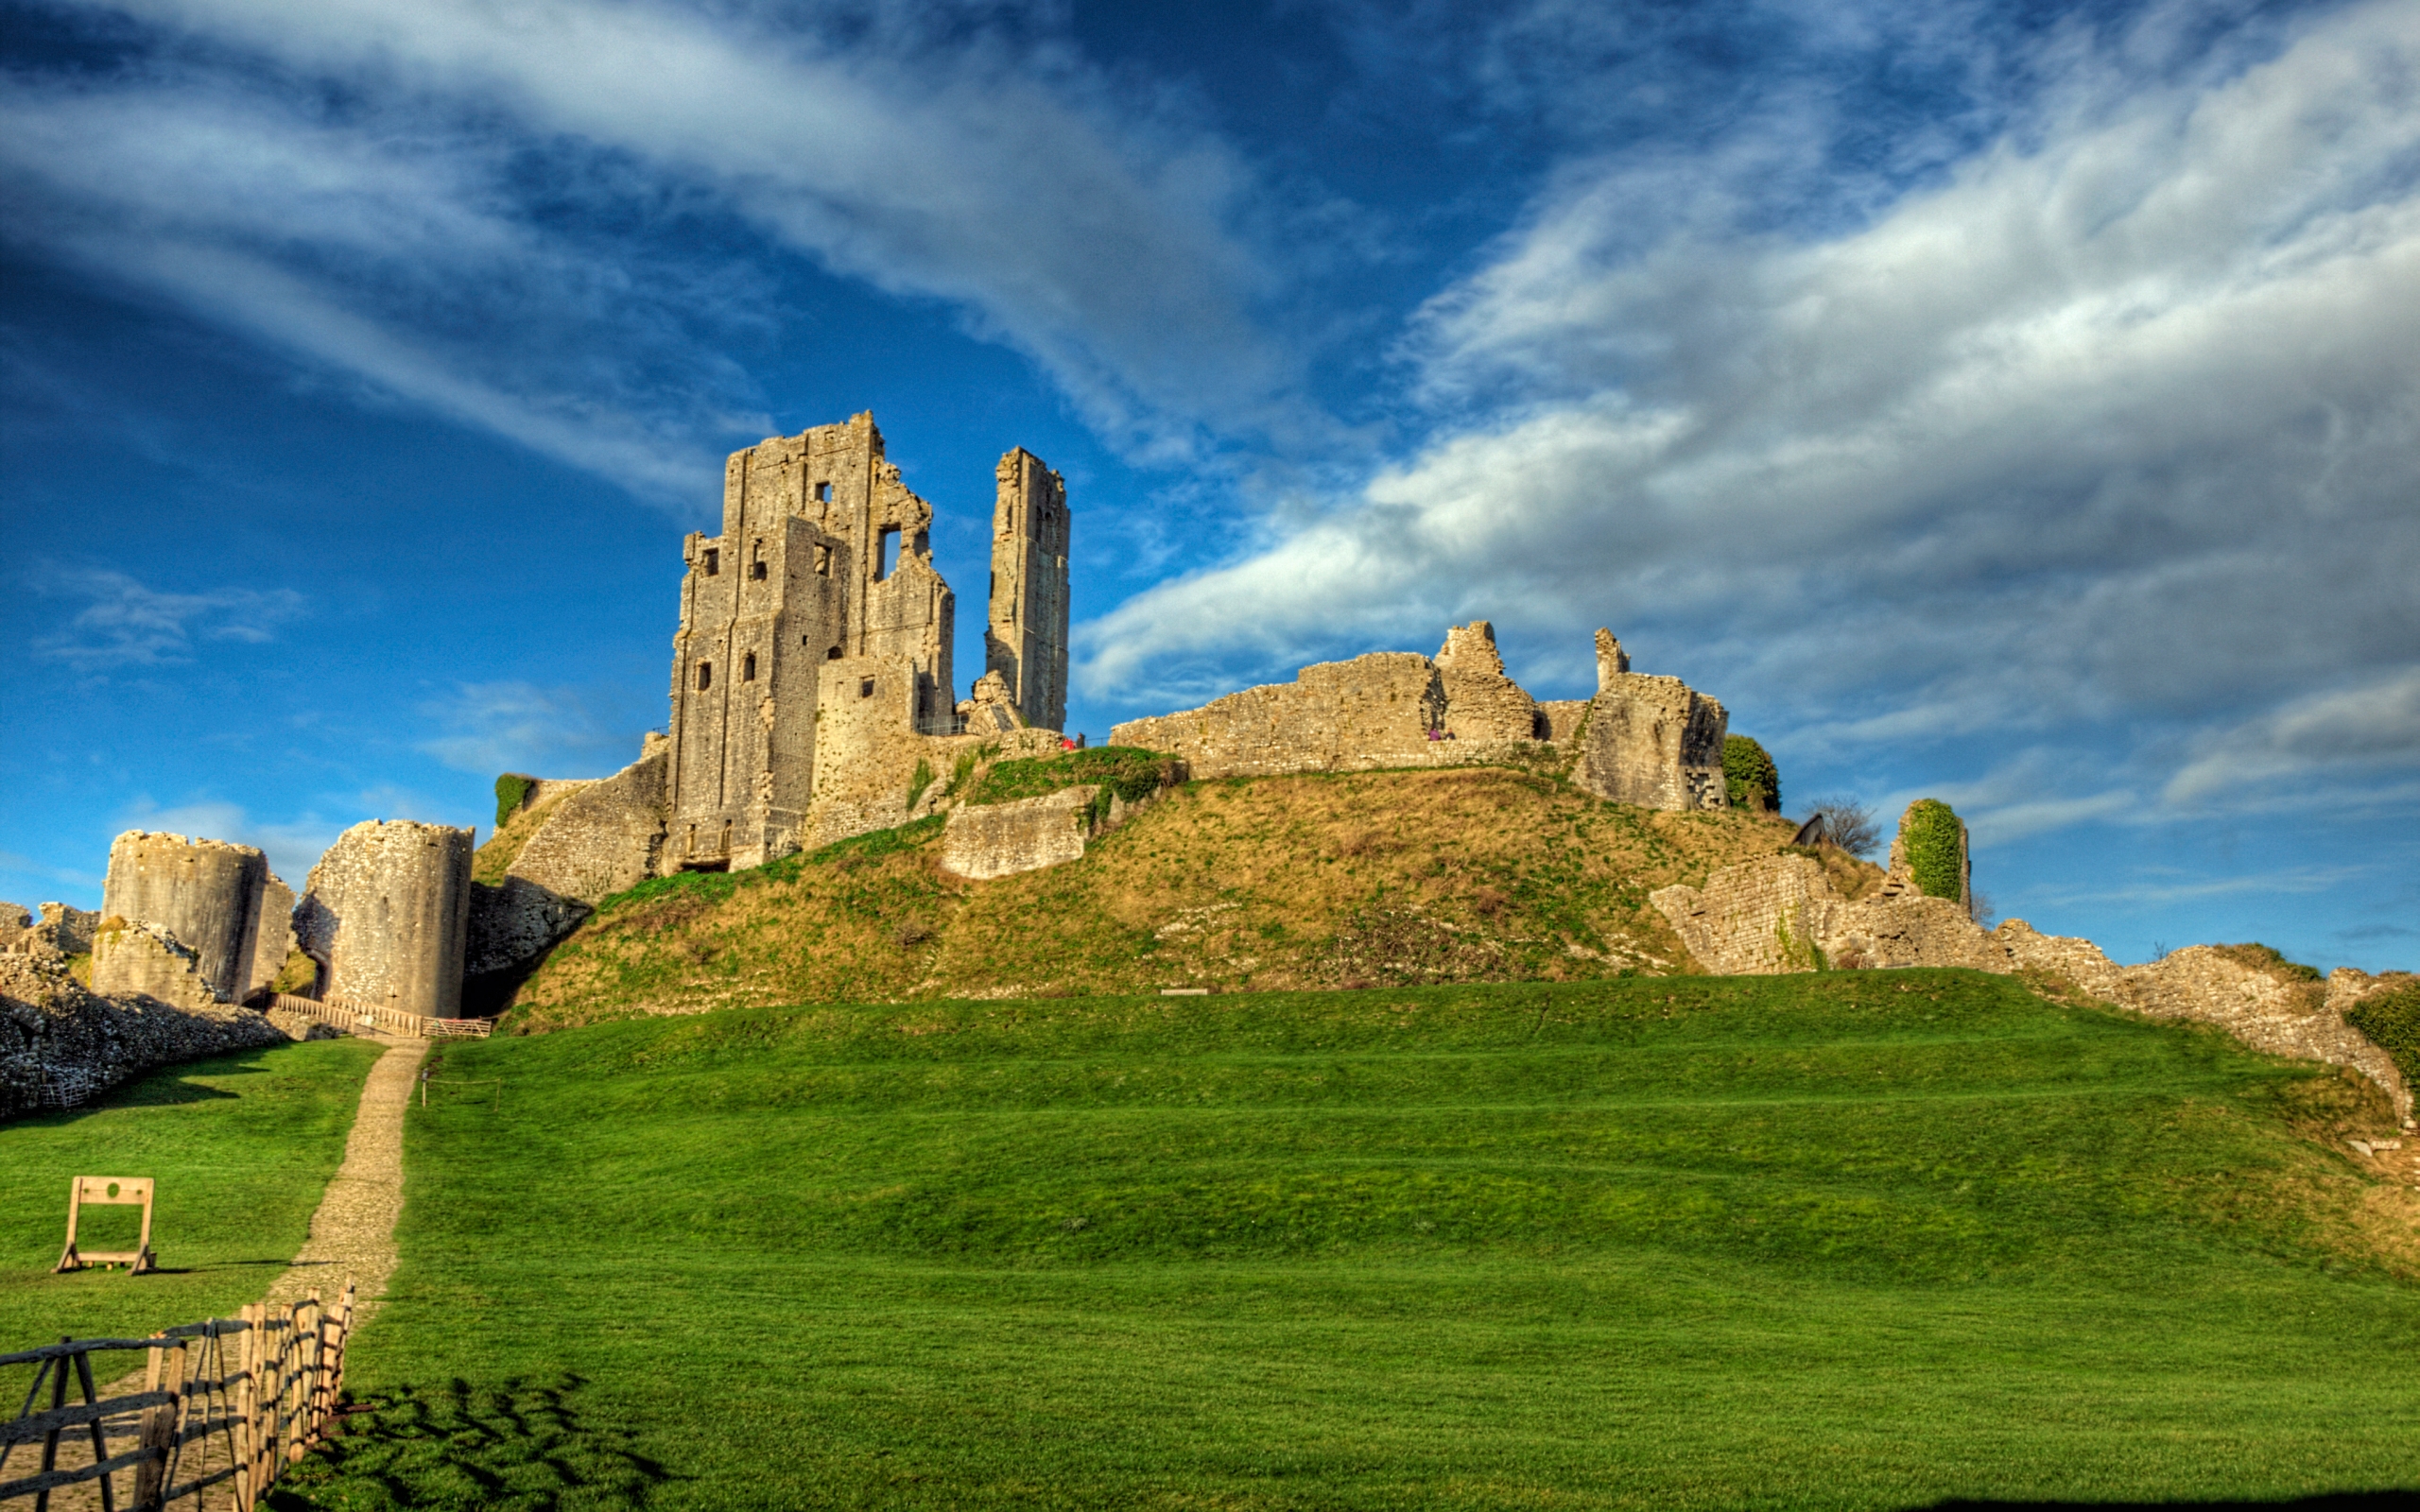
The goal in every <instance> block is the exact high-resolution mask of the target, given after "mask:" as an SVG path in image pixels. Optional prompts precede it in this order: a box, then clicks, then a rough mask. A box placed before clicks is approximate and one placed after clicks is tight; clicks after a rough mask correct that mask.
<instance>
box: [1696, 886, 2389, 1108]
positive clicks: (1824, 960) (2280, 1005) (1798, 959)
mask: <svg viewBox="0 0 2420 1512" xmlns="http://www.w3.org/2000/svg"><path fill="white" fill-rule="evenodd" d="M1648 901H1649V902H1651V903H1652V904H1654V906H1655V908H1656V910H1657V911H1658V912H1660V913H1662V914H1663V915H1664V917H1665V918H1666V919H1668V920H1669V921H1670V922H1671V925H1672V928H1673V930H1674V931H1675V932H1676V933H1677V934H1679V936H1681V940H1682V943H1683V944H1685V945H1686V946H1687V947H1688V951H1689V954H1690V955H1691V956H1692V957H1693V958H1694V959H1695V960H1696V961H1697V962H1698V964H1699V965H1700V966H1701V967H1703V969H1704V970H1706V971H1711V972H1714V973H1715V974H1717V975H1722V976H1772V975H1778V974H1781V973H1783V972H1788V971H1819V970H1823V969H1824V968H1825V967H1827V966H1828V967H1830V968H1832V969H1836V970H1838V969H1851V968H1860V967H1910V966H1963V967H1971V968H1973V969H1975V970H1977V971H1993V972H1997V973H2001V974H2007V973H2011V972H2016V971H2030V972H2040V973H2045V974H2047V975H2049V976H2053V977H2056V978H2058V979H2060V980H2062V981H2065V982H2067V983H2070V984H2072V985H2073V986H2074V987H2075V988H2078V989H2079V990H2081V991H2083V993H2085V994H2086V995H2088V996H2090V997H2095V998H2099V999H2100V1000H2101V1001H2103V1002H2108V1003H2115V1004H2118V1005H2120V1006H2123V1007H2127V1008H2132V1009H2134V1010H2135V1011H2136V1012H2139V1013H2143V1014H2147V1015H2149V1016H2151V1017H2153V1018H2162V1019H2190V1020H2193V1021H2195V1022H2202V1023H2214V1024H2217V1025H2219V1026H2221V1027H2222V1028H2224V1029H2225V1030H2226V1031H2227V1032H2228V1033H2230V1034H2232V1035H2234V1036H2235V1037H2236V1038H2237V1039H2238V1040H2242V1041H2243V1042H2244V1043H2246V1044H2248V1045H2250V1046H2252V1047H2253V1048H2254V1049H2256V1050H2262V1051H2266V1052H2268V1053H2270V1054H2272V1055H2278V1056H2288V1057H2295V1058H2298V1059H2305V1060H2318V1061H2325V1062H2326V1063H2328V1064H2331V1065H2338V1066H2345V1067H2349V1068H2351V1069H2352V1070H2354V1071H2357V1072H2359V1073H2360V1074H2362V1075H2364V1076H2367V1077H2368V1078H2369V1079H2370V1080H2372V1081H2374V1082H2376V1083H2377V1085H2378V1086H2379V1087H2380V1088H2382V1089H2384V1090H2385V1091H2386V1093H2387V1095H2388V1097H2389V1098H2390V1099H2392V1100H2393V1102H2394V1108H2395V1112H2396V1115H2397V1116H2398V1117H2401V1118H2407V1119H2408V1118H2410V1117H2411V1111H2412V1100H2411V1089H2410V1088H2408V1087H2407V1086H2406V1085H2405V1083H2404V1080H2403V1076H2402V1074H2401V1073H2400V1072H2399V1071H2397V1070H2396V1068H2395V1065H2394V1059H2393V1058H2392V1057H2389V1056H2388V1055H2387V1053H2386V1052H2385V1051H2384V1050H2382V1049H2380V1048H2379V1047H2378V1046H2377V1044H2375V1043H2373V1042H2372V1041H2371V1040H2370V1039H2369V1038H2368V1037H2367V1036H2365V1035H2363V1034H2362V1033H2361V1032H2360V1031H2359V1029H2356V1028H2354V1027H2353V1026H2352V1025H2351V1024H2350V1023H2348V1022H2345V1020H2344V1013H2343V1010H2344V1008H2345V1007H2347V1006H2349V1005H2351V1004H2352V1003H2353V1002H2356V1001H2359V989H2360V986H2361V984H2360V983H2359V982H2357V981H2354V980H2352V979H2351V978H2353V977H2358V976H2359V973H2358V972H2356V973H2350V975H2349V976H2348V978H2347V980H2346V982H2345V983H2344V985H2343V986H2342V988H2338V987H2337V986H2336V984H2335V983H2334V982H2333V980H2332V979H2331V982H2330V984H2329V988H2321V987H2320V986H2319V984H2317V983H2312V982H2301V981H2296V980H2294V979H2293V978H2292V977H2291V976H2290V975H2288V974H2286V973H2283V972H2281V971H2272V970H2268V969H2266V968H2264V967H2262V966H2258V965H2253V964H2249V963H2247V962H2246V961H2244V960H2243V959H2241V958H2239V957H2238V955H2236V954H2230V953H2229V952H2228V951H2227V950H2226V949H2225V948H2223V947H2218V946H2207V945H2197V946H2194V947H2192V948H2190V949H2187V950H2182V951H2178V952H2175V953H2174V954H2170V955H2169V956H2167V957H2165V958H2164V959H2162V960H2159V961H2154V962H2152V963H2151V964H2149V965H2145V966H2132V967H2120V966H2118V965H2117V964H2116V963H2114V962H2112V961H2111V960H2110V959H2109V957H2108V956H2107V955H2105V954H2102V953H2101V952H2100V948H2099V947H2098V946H2096V945H2094V944H2093V943H2092V942H2091V941H2090V940H2086V939H2072V938H2066V937H2062V936H2051V935H2043V934H2040V933H2038V932H2037V931H2035V930H2034V928H2033V927H2032V926H2031V925H2030V924H2028V923H2026V922H2025V921H2024V920H2023V919H2010V920H2009V921H2008V922H2006V923H2004V924H2002V925H2000V926H1999V927H1998V928H1997V929H1996V930H1991V931H1988V932H1987V931H1985V930H1984V929H1983V928H1982V926H1981V925H1979V924H1977V923H1976V922H1975V921H1974V919H1972V918H1970V917H1969V916H1968V913H1967V910H1966V908H1965V906H1964V905H1963V904H1962V903H1961V902H1958V901H1956V900H1953V899H1948V898H1927V897H1924V896H1922V895H1921V894H1919V893H1917V892H1915V891H1913V890H1912V889H1911V888H1901V889H1899V890H1897V891H1894V892H1891V893H1889V894H1887V895H1884V894H1877V895H1876V897H1874V898H1872V899H1867V900H1862V901H1850V900H1847V899H1844V898H1842V897H1841V895H1840V893H1839V891H1838V889H1837V888H1835V887H1834V886H1833V885H1832V882H1831V879H1830V877H1829V876H1828V875H1827V874H1826V873H1825V872H1824V868H1823V867H1822V866H1821V865H1820V864H1818V863H1817V862H1816V861H1815V860H1814V859H1813V858H1811V857H1809V856H1806V855H1802V854H1795V853H1785V854H1781V855H1774V856H1767V857H1765V858H1763V859H1761V860H1757V861H1751V862H1745V863H1742V864H1741V865H1739V866H1736V867H1725V868H1721V869H1720V870H1718V871H1716V872H1715V873H1714V874H1713V875H1711V876H1709V877H1708V878H1707V879H1706V883H1705V885H1704V886H1703V887H1686V886H1673V887H1664V888H1659V889H1658V890H1657V891H1655V892H1653V893H1651V894H1650V895H1649V899H1648ZM2337 974H2338V975H2340V976H2346V975H2347V973H2343V972H2339V973H2337Z"/></svg>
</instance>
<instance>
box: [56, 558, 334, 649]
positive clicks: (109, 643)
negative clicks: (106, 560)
mask: <svg viewBox="0 0 2420 1512" xmlns="http://www.w3.org/2000/svg"><path fill="white" fill-rule="evenodd" d="M31 581H32V582H33V583H34V584H35V586H36V587H37V590H38V591H39V592H41V593H43V594H45V595H57V596H64V597H73V598H80V599H82V600H84V607H83V608H81V609H79V610H77V611H76V612H75V613H74V614H72V615H70V616H69V617H68V620H67V623H66V626H65V627H64V628H62V629H60V630H58V631H55V632H53V633H51V634H48V635H44V636H42V637H40V638H38V639H37V640H36V641H35V642H34V654H35V655H36V656H38V657H41V658H43V659H45V660H48V661H53V662H65V663H67V664H68V665H70V666H72V667H75V668H76V669H78V671H82V672H107V671H110V670H112V669H116V668H124V667H153V666H163V665H169V664H174V663H180V662H190V661H192V660H193V657H194V643H195V642H196V641H197V640H200V641H234V642H240V643H243V644H252V645H258V644H265V643H267V642H268V641H271V640H273V639H275V631H276V629H277V627H279V626H280V625H283V624H285V622H286V621H288V620H291V619H294V618H295V617H297V616H298V615H300V614H301V613H302V610H303V608H304V600H303V598H302V594H300V593H296V592H294V591H293V590H292V589H289V588H274V589H267V590H261V589H251V588H214V589H208V590H205V591H202V592H199V593H168V592H163V591H161V590H159V589H155V588H150V587H147V586H146V585H145V584H143V583H141V582H138V581H137V580H135V579H134V578H132V577H130V576H127V575H126V574H125V573H121V572H111V571H107V570H104V569H95V568H80V569H65V570H46V571H43V573H41V574H40V575H38V576H34V577H33V578H31Z"/></svg>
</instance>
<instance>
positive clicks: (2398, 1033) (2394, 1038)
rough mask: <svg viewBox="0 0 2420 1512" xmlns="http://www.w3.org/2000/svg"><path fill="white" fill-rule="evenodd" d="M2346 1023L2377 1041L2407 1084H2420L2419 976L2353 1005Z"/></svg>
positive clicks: (2346, 1017) (2345, 1015)
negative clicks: (2391, 1058)
mask: <svg viewBox="0 0 2420 1512" xmlns="http://www.w3.org/2000/svg"><path fill="white" fill-rule="evenodd" d="M2344 1022H2347V1023H2350V1024H2351V1025H2352V1026H2353V1027H2354V1028H2356V1029H2359V1030H2360V1031H2361V1032H2362V1033H2363V1034H2365V1035H2368V1036H2369V1037H2370V1038H2371V1039H2372V1040H2377V1045H2378V1048H2379V1049H2381V1050H2383V1051H2385V1052H2386V1053H2387V1055H2388V1056H2390V1057H2393V1059H2394V1064H2395V1069H2396V1070H2398V1071H2400V1072H2402V1073H2403V1079H2404V1082H2405V1083H2406V1084H2407V1085H2409V1086H2412V1087H2420V977H2411V978H2406V979H2405V981H2404V983H2403V985H2402V986H2401V987H2397V988H2389V989H2388V990H2386V991H2384V992H2380V993H2378V994H2377V996H2376V997H2372V998H2365V999H2363V1000H2362V1001H2361V1002H2359V1003H2357V1004H2355V1005H2353V1006H2351V1007H2350V1008H2347V1009H2346V1010H2345V1011H2344Z"/></svg>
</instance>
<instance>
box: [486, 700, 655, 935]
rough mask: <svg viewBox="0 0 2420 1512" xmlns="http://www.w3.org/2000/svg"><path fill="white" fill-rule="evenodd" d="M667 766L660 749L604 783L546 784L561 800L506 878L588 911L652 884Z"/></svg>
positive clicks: (527, 843) (518, 857) (532, 836)
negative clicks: (586, 904) (587, 907)
mask: <svg viewBox="0 0 2420 1512" xmlns="http://www.w3.org/2000/svg"><path fill="white" fill-rule="evenodd" d="M667 765H668V758H667V752H666V747H664V745H663V744H662V743H661V742H659V743H657V744H656V746H655V747H654V748H653V749H651V750H650V751H648V754H646V755H643V756H641V757H640V758H639V759H638V760H637V761H634V762H632V763H631V765H628V766H625V767H623V768H622V769H621V770H620V771H618V772H616V773H614V775H613V776H611V777H607V778H602V779H599V780H597V781H595V782H579V783H577V784H574V783H570V782H564V783H560V784H559V783H555V782H548V783H546V784H545V786H546V788H547V789H548V790H549V792H550V793H553V792H562V798H561V799H560V801H556V802H555V806H554V808H553V809H552V810H551V811H550V812H549V813H548V814H547V815H546V818H545V822H544V823H543V824H541V825H540V826H539V827H538V833H535V834H532V835H531V836H530V837H529V838H528V840H527V842H526V843H525V844H524V845H523V846H522V847H521V852H520V854H518V855H516V856H514V857H513V858H512V865H511V866H510V867H508V868H505V870H506V875H507V876H508V877H517V878H519V879H521V880H522V881H524V882H527V883H529V884H531V885H534V886H537V887H542V888H544V889H545V890H546V891H547V892H549V893H552V894H553V895H555V896H556V897H557V898H564V899H576V900H579V902H589V903H594V902H597V901H598V900H600V899H603V898H606V897H609V896H611V895H612V894H614V893H617V892H621V891H624V890H625V889H628V888H631V887H635V886H637V885H639V884H640V883H642V882H644V881H646V880H647V879H648V878H649V877H652V876H654V875H655V874H656V870H657V868H658V866H659V864H660V861H661V857H662V853H663V850H664V823H665V821H664V814H665V802H666V791H665V783H666V775H665V774H666V766H667ZM565 790H567V791H565ZM559 937H560V936H559Z"/></svg>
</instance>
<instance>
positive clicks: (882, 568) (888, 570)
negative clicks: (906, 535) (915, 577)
mask: <svg viewBox="0 0 2420 1512" xmlns="http://www.w3.org/2000/svg"><path fill="white" fill-rule="evenodd" d="M898 570H899V527H898V526H897V525H885V526H883V527H882V539H881V541H879V542H878V543H877V544H876V546H875V548H874V555H873V580H874V581H875V582H877V583H878V582H881V581H882V580H883V579H885V578H887V577H889V576H890V575H891V574H892V573H894V572H897V571H898Z"/></svg>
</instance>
